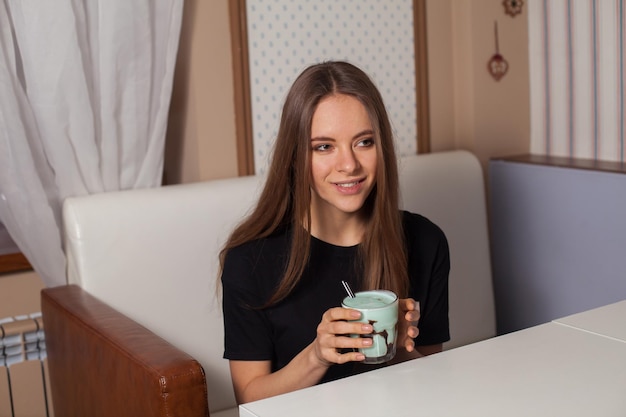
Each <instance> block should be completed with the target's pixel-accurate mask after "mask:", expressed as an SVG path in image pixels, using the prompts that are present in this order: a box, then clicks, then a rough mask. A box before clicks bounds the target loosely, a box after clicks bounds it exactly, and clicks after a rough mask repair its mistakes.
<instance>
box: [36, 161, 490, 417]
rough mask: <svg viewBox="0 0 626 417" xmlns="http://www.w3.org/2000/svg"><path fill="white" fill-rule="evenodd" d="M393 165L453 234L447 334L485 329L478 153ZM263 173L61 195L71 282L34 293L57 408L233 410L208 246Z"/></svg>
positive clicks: (460, 339)
mask: <svg viewBox="0 0 626 417" xmlns="http://www.w3.org/2000/svg"><path fill="white" fill-rule="evenodd" d="M400 172H401V195H402V197H401V198H402V201H401V206H402V207H403V208H406V209H408V210H411V211H414V212H418V213H421V214H423V215H425V216H427V217H429V218H430V219H431V220H433V221H434V222H435V223H437V224H438V225H439V226H440V227H441V228H442V229H443V230H444V232H445V233H446V235H447V237H448V240H449V243H450V251H451V267H452V271H451V275H450V320H451V335H452V340H451V342H449V343H448V344H446V346H445V348H446V349H450V348H453V347H456V346H460V345H463V344H467V343H471V342H475V341H478V340H482V339H485V338H488V337H491V336H494V335H495V317H494V306H493V291H492V283H491V269H490V260H489V244H488V234H487V215H486V209H485V192H484V183H483V175H482V172H481V167H480V164H479V163H478V161H477V159H476V158H475V157H474V156H473V155H472V154H471V153H469V152H465V151H451V152H441V153H432V154H425V155H419V156H410V157H405V158H402V159H401V161H400ZM262 181H263V178H262V177H259V176H251V177H240V178H232V179H224V180H214V181H208V182H202V183H195V184H186V185H175V186H166V187H160V188H155V189H145V190H132V191H122V192H112V193H104V194H97V195H92V196H87V197H80V198H70V199H67V200H66V202H65V205H64V212H63V220H64V228H65V244H66V252H67V256H68V280H69V284H73V285H68V286H64V287H57V288H53V289H47V290H44V291H43V293H42V304H43V305H42V310H43V315H44V321H45V328H46V340H47V343H48V352H49V361H50V374H51V380H52V393H53V401H54V404H55V410H56V414H57V415H59V416H64V417H69V416H86V415H90V416H97V415H116V416H125V415H128V416H134V417H138V416H142V415H146V416H148V415H150V416H206V415H207V413H209V412H210V415H211V416H236V415H237V408H236V404H235V400H234V395H233V390H232V386H231V381H230V375H229V369H228V362H227V361H226V360H224V359H222V353H223V330H222V317H221V307H220V300H219V289H218V287H217V285H216V280H217V278H218V277H217V274H218V259H217V254H218V251H219V249H220V248H221V245H222V244H223V242H224V240H225V239H226V237H227V235H228V233H229V232H230V231H231V230H232V228H233V227H234V225H235V224H236V223H237V222H238V221H239V220H240V219H241V218H242V216H243V215H244V214H245V213H246V212H247V211H248V210H249V209H250V207H251V206H252V205H253V203H254V201H255V199H256V198H257V196H258V193H259V191H260V187H261V185H262ZM124 316H125V317H124ZM205 378H206V381H205ZM207 404H208V406H207ZM207 407H208V408H207Z"/></svg>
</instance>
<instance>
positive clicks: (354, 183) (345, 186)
mask: <svg viewBox="0 0 626 417" xmlns="http://www.w3.org/2000/svg"><path fill="white" fill-rule="evenodd" d="M357 184H358V181H356V182H348V183H344V184H337V185H338V186H340V187H344V188H350V187H354V186H355V185H357Z"/></svg>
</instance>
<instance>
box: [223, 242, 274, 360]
mask: <svg viewBox="0 0 626 417" xmlns="http://www.w3.org/2000/svg"><path fill="white" fill-rule="evenodd" d="M253 265H254V262H253V259H252V256H251V254H250V253H249V251H247V250H246V248H245V247H239V248H233V249H231V250H230V251H229V252H228V254H227V256H226V259H225V262H224V269H223V271H222V294H223V301H222V311H223V314H224V358H226V359H232V360H272V359H273V358H272V352H273V344H272V334H271V327H270V325H269V323H268V321H267V318H266V316H265V312H264V311H263V310H262V309H261V308H260V304H261V303H263V299H264V298H263V291H261V289H260V288H259V286H258V285H257V284H256V282H255V275H256V274H255V268H254V266H253Z"/></svg>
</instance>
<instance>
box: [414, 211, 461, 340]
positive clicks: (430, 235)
mask: <svg viewBox="0 0 626 417" xmlns="http://www.w3.org/2000/svg"><path fill="white" fill-rule="evenodd" d="M405 227H406V228H407V230H406V231H405V232H406V234H407V240H408V255H409V278H410V281H411V292H410V295H411V297H413V298H414V299H415V300H418V301H419V302H420V320H419V322H418V328H419V335H418V336H417V338H416V339H415V344H416V345H418V346H423V345H434V344H439V343H444V342H447V341H448V340H450V321H449V317H448V277H449V274H450V251H449V247H448V240H447V238H446V236H445V234H444V232H443V231H442V230H441V229H440V228H439V227H438V226H437V225H436V224H434V223H433V222H431V221H430V220H428V219H426V218H425V217H423V216H420V215H417V214H407V215H406V216H405Z"/></svg>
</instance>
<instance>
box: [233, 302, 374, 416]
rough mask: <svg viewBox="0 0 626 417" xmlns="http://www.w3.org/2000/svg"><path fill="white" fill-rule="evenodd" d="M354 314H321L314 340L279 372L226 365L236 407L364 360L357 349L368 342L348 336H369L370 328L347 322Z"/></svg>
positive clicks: (267, 365)
mask: <svg viewBox="0 0 626 417" xmlns="http://www.w3.org/2000/svg"><path fill="white" fill-rule="evenodd" d="M360 314H361V313H359V312H358V311H356V310H351V309H346V308H341V307H336V308H331V309H330V310H328V311H326V313H324V316H323V317H322V321H321V322H320V324H319V326H318V328H317V337H316V338H315V340H314V341H313V342H312V343H311V344H310V345H308V346H307V347H306V348H304V349H303V350H302V351H301V352H300V353H299V354H298V355H296V356H295V357H294V358H293V359H292V360H291V362H289V363H288V364H287V365H286V366H285V367H283V368H282V369H280V370H278V371H276V372H271V362H270V361H239V360H231V361H230V372H231V378H232V380H233V388H234V390H235V397H236V399H237V403H239V404H242V403H247V402H250V401H255V400H260V399H262V398H267V397H271V396H274V395H278V394H284V393H286V392H290V391H295V390H298V389H301V388H306V387H310V386H313V385H315V384H317V383H318V382H319V381H320V380H321V379H322V377H323V376H324V374H325V373H326V371H327V369H328V368H329V367H330V366H331V365H333V364H341V363H346V362H350V361H362V360H363V359H365V356H363V354H362V353H360V352H358V351H356V352H355V351H347V352H346V353H340V352H339V350H340V349H346V348H348V349H350V348H353V349H358V348H362V347H367V346H370V345H371V344H372V339H370V338H353V337H349V336H347V335H348V334H351V333H352V334H354V333H357V334H369V333H371V332H372V331H373V328H372V326H371V325H370V324H364V323H358V322H348V320H355V319H358V318H359V317H360Z"/></svg>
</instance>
